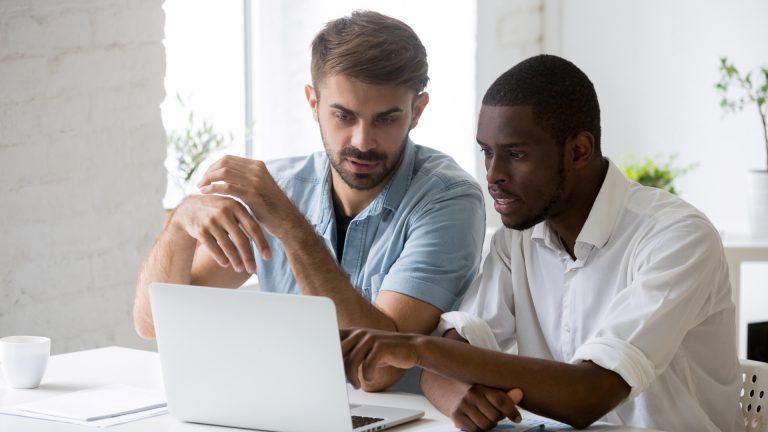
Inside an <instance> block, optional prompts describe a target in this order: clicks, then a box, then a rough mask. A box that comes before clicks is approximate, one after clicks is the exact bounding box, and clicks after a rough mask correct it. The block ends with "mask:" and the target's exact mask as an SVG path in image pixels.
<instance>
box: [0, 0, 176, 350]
mask: <svg viewBox="0 0 768 432" xmlns="http://www.w3.org/2000/svg"><path fill="white" fill-rule="evenodd" d="M164 20H165V17H164V14H163V10H162V1H161V0H142V1H130V0H127V1H126V0H99V1H96V0H57V1H55V2H54V1H44V0H23V1H22V0H4V1H3V2H2V3H0V336H6V335H12V334H36V335H46V336H50V337H51V338H52V339H53V346H52V349H53V351H54V352H69V351H73V350H80V349H87V348H94V347H99V346H107V345H123V346H130V347H144V348H146V347H151V344H148V343H146V342H144V341H141V340H140V339H139V338H138V336H136V335H135V333H134V331H133V325H132V322H131V308H132V300H133V289H134V284H135V281H136V277H137V273H138V269H139V266H140V264H141V260H142V259H143V257H144V256H145V255H146V253H147V251H148V250H149V248H150V246H151V244H152V242H153V239H154V238H155V236H156V235H157V233H158V232H159V230H160V228H161V224H162V205H161V200H162V195H163V192H164V188H165V172H164V168H163V160H164V158H165V132H164V130H163V125H162V120H161V116H160V103H161V102H162V100H163V98H164V96H165V93H164V88H163V78H164V74H165V50H164V47H163V45H162V39H163V27H164Z"/></svg>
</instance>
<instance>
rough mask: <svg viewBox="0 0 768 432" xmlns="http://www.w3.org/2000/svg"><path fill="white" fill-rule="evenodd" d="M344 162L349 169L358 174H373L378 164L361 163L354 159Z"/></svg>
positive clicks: (373, 162) (370, 162)
mask: <svg viewBox="0 0 768 432" xmlns="http://www.w3.org/2000/svg"><path fill="white" fill-rule="evenodd" d="M346 161H347V166H348V167H349V169H350V170H351V171H352V172H354V173H358V174H367V173H370V172H373V171H374V170H375V169H376V168H377V167H378V166H379V162H376V161H362V160H359V159H354V158H347V160H346Z"/></svg>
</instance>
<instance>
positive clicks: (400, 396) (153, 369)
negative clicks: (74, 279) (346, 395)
mask: <svg viewBox="0 0 768 432" xmlns="http://www.w3.org/2000/svg"><path fill="white" fill-rule="evenodd" d="M112 383H123V384H130V385H134V386H137V387H145V388H160V387H162V379H161V375H160V361H159V358H158V356H157V354H156V353H153V352H149V351H139V350H133V349H128V348H118V347H110V348H101V349H96V350H89V351H80V352H74V353H69V354H61V355H57V356H53V357H51V361H50V363H49V365H48V371H47V372H46V375H45V378H43V382H42V384H41V386H40V387H39V388H37V389H34V390H14V389H9V388H7V386H6V384H5V380H4V378H3V377H2V374H0V406H2V407H5V406H10V405H15V404H18V403H23V402H29V401H32V400H37V399H41V398H45V397H50V396H55V395H58V394H61V393H66V392H71V391H75V390H82V389H85V388H90V387H95V386H100V385H105V384H112ZM350 400H351V401H352V402H354V403H365V404H374V405H389V406H396V407H404V408H405V407H407V408H416V409H421V410H423V411H424V412H425V413H426V415H425V417H424V418H423V419H421V420H418V421H415V422H412V423H408V424H405V425H402V426H399V427H396V428H393V429H390V430H392V431H393V432H403V431H419V430H425V429H432V428H434V427H436V426H441V425H444V426H445V430H446V431H449V430H452V429H453V428H452V426H451V422H450V420H448V419H447V418H446V417H445V416H443V415H442V414H441V413H440V412H439V411H437V410H436V409H435V408H434V407H433V406H432V405H431V404H430V403H429V401H427V399H426V398H424V397H423V396H419V395H413V394H407V393H365V392H362V391H358V390H352V391H351V392H350ZM599 429H600V430H603V431H605V430H610V431H623V432H633V431H634V432H640V431H641V430H640V429H634V428H623V427H600V428H599ZM99 430H104V429H98V428H93V427H87V426H78V425H72V424H66V423H56V422H49V421H43V420H35V419H29V418H24V417H15V416H9V415H0V431H3V432H6V431H7V432H11V431H12V432H25V431H35V432H42V431H46V432H49V431H50V432H69V431H77V432H83V431H91V432H94V431H99ZM107 430H108V431H110V432H112V431H114V432H126V431H131V432H139V431H141V432H146V431H153V432H162V431H173V432H211V431H216V432H234V431H239V430H242V429H235V428H224V427H215V426H206V425H198V424H191V423H182V422H179V421H176V420H174V419H173V418H172V417H171V416H169V415H167V414H166V415H162V416H158V417H152V418H148V419H144V420H139V421H136V422H132V423H125V424H122V425H117V426H112V427H109V428H108V429H107ZM643 431H646V432H647V431H648V430H647V429H643Z"/></svg>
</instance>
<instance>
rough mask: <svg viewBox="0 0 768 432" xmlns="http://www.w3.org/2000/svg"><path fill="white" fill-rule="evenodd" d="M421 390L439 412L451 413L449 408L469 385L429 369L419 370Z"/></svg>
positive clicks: (447, 414) (451, 407) (448, 414)
mask: <svg viewBox="0 0 768 432" xmlns="http://www.w3.org/2000/svg"><path fill="white" fill-rule="evenodd" d="M420 383H421V390H422V391H423V392H424V396H426V397H427V399H429V401H430V402H431V403H432V405H434V406H435V408H437V409H438V410H439V411H440V412H441V413H443V414H445V415H446V416H449V417H450V415H451V410H452V409H453V407H454V406H455V405H456V400H457V398H460V397H461V395H463V394H464V393H465V392H466V391H467V389H469V387H470V385H469V384H467V383H464V382H461V381H457V380H455V379H452V378H448V377H445V376H443V375H440V374H437V373H435V372H432V371H430V370H426V369H425V370H423V371H422V372H421V382H420Z"/></svg>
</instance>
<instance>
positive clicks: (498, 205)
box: [490, 191, 523, 214]
mask: <svg viewBox="0 0 768 432" xmlns="http://www.w3.org/2000/svg"><path fill="white" fill-rule="evenodd" d="M490 193H491V198H493V208H494V209H495V210H496V211H497V212H499V213H501V214H507V213H510V212H512V211H515V210H516V209H518V208H519V207H520V206H522V204H523V200H522V199H520V197H518V196H517V195H512V194H507V193H502V192H499V191H492V192H490Z"/></svg>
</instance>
